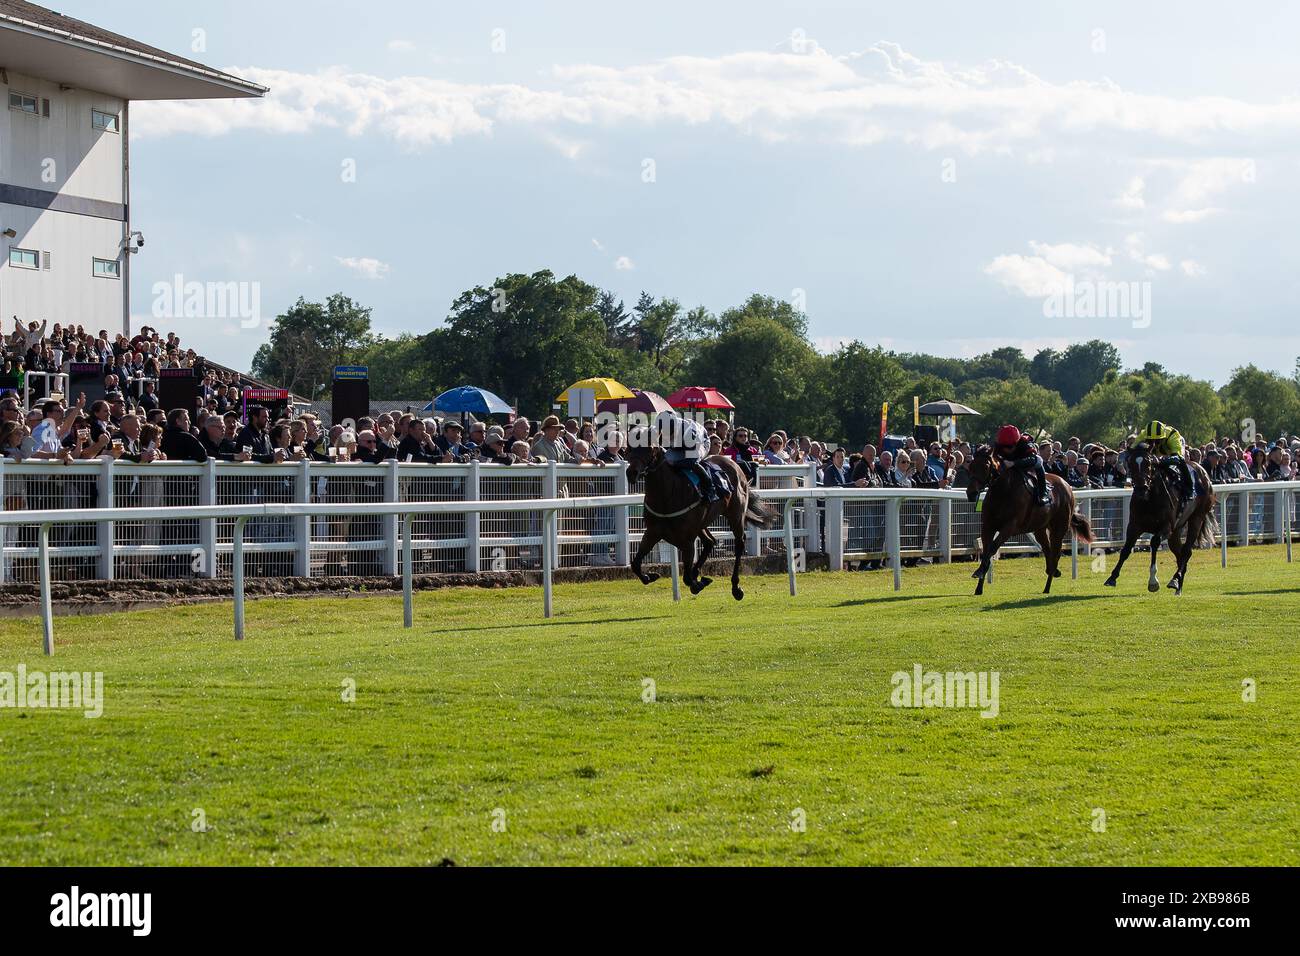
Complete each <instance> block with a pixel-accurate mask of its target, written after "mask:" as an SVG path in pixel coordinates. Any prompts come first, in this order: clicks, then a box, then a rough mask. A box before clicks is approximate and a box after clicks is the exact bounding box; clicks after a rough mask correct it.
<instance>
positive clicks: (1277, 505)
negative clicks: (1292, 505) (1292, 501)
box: [1273, 491, 1291, 544]
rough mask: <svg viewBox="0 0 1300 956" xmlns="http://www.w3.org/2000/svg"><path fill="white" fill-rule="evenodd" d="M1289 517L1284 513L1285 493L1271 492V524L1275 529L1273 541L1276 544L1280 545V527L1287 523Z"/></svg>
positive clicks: (1281, 529) (1281, 530) (1281, 535)
mask: <svg viewBox="0 0 1300 956" xmlns="http://www.w3.org/2000/svg"><path fill="white" fill-rule="evenodd" d="M1290 517H1291V516H1290V515H1288V514H1287V513H1286V492H1285V491H1275V492H1273V524H1274V526H1275V527H1276V528H1277V534H1276V535H1275V536H1274V538H1273V540H1274V541H1275V542H1276V543H1277V544H1281V543H1282V539H1283V534H1282V532H1283V527H1282V526H1283V523H1289V519H1290Z"/></svg>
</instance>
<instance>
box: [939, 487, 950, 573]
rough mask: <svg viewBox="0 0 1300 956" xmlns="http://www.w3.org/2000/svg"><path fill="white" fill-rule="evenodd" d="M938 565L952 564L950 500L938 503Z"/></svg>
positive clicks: (946, 499) (945, 499)
mask: <svg viewBox="0 0 1300 956" xmlns="http://www.w3.org/2000/svg"><path fill="white" fill-rule="evenodd" d="M939 563H940V564H951V563H952V499H951V498H944V499H943V500H942V501H941V502H939Z"/></svg>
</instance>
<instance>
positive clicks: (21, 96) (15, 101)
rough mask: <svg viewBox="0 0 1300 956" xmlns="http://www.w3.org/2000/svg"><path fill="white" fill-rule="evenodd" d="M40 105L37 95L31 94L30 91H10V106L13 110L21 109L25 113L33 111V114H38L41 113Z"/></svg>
mask: <svg viewBox="0 0 1300 956" xmlns="http://www.w3.org/2000/svg"><path fill="white" fill-rule="evenodd" d="M39 105H40V104H39V103H37V101H36V97H34V96H31V95H30V94H28V93H15V92H14V91H13V90H10V91H9V108H10V109H11V110H20V111H22V112H24V113H31V114H32V115H33V116H37V115H39V114H40V109H39Z"/></svg>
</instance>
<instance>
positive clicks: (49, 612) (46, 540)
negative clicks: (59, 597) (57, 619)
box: [37, 524, 54, 657]
mask: <svg viewBox="0 0 1300 956" xmlns="http://www.w3.org/2000/svg"><path fill="white" fill-rule="evenodd" d="M37 544H38V547H39V552H38V553H39V555H40V557H39V558H38V564H39V565H40V568H39V573H40V576H41V625H42V629H43V630H44V632H45V633H44V647H45V656H46V657H49V656H50V655H52V654H53V653H54V602H53V601H52V600H51V598H50V587H51V582H50V526H49V525H48V524H42V525H41V529H40V539H39V541H38V542H37Z"/></svg>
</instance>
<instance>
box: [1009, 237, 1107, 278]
mask: <svg viewBox="0 0 1300 956" xmlns="http://www.w3.org/2000/svg"><path fill="white" fill-rule="evenodd" d="M1029 248H1030V249H1032V250H1034V253H1035V255H1037V256H1040V257H1041V258H1043V259H1045V260H1046V261H1047V262H1050V263H1051V264H1052V265H1054V266H1056V267H1057V268H1058V269H1064V270H1067V271H1069V272H1076V271H1079V270H1084V269H1097V268H1100V267H1101V266H1108V265H1110V264H1111V250H1109V249H1098V248H1097V247H1096V246H1092V245H1078V244H1075V243H1071V242H1062V243H1058V244H1057V245H1050V244H1048V243H1046V242H1037V241H1035V240H1032V239H1031V240H1030V242H1029Z"/></svg>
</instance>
